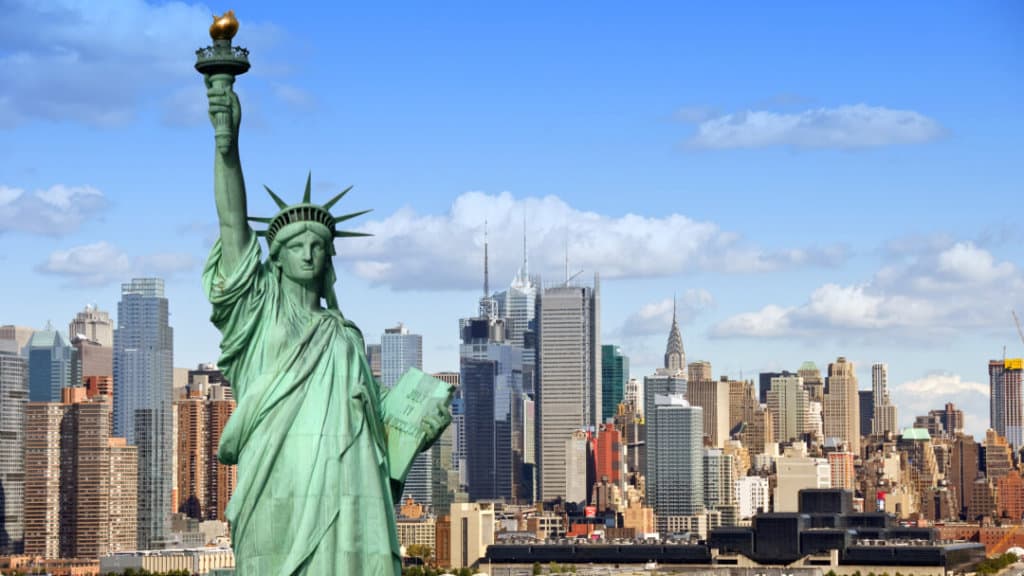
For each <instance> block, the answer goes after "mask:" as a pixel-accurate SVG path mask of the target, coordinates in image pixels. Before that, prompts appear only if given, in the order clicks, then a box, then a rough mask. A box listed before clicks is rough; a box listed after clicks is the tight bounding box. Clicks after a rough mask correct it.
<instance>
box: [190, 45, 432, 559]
mask: <svg viewBox="0 0 1024 576" xmlns="http://www.w3.org/2000/svg"><path fill="white" fill-rule="evenodd" d="M218 41H219V42H221V44H222V45H223V42H224V40H223V39H220V40H218ZM200 56H201V57H202V55H200ZM197 68H199V66H197ZM247 68H248V62H246V69H247ZM200 71H203V70H200ZM241 71H244V70H241ZM241 71H240V72H241ZM215 72H216V73H215V74H213V75H212V76H211V75H210V74H205V75H204V76H205V78H206V86H207V97H208V99H209V103H210V119H211V122H212V123H213V125H214V127H215V132H216V147H215V156H214V192H215V198H216V203H217V212H218V217H219V221H220V238H219V239H218V240H217V242H216V243H215V244H214V246H213V248H212V250H211V252H210V256H209V259H208V261H207V264H206V267H205V270H204V272H203V287H204V289H205V292H206V294H207V297H208V298H209V300H210V302H211V304H212V307H213V313H212V316H211V320H212V322H213V323H214V325H215V326H216V327H217V328H218V329H219V330H220V331H221V333H222V343H221V358H220V367H221V369H222V370H223V372H224V375H225V377H226V378H227V379H228V380H229V381H230V382H231V384H232V387H233V391H234V395H235V399H236V401H237V403H238V404H237V408H236V410H235V412H234V414H233V415H232V416H231V419H230V420H229V422H228V424H227V426H226V427H225V429H224V432H223V434H222V436H221V441H220V446H219V450H218V458H219V459H220V461H221V462H223V463H225V464H237V465H238V484H237V487H236V488H235V492H234V494H233V496H232V498H231V502H230V503H229V505H228V508H227V517H228V521H229V522H230V525H231V537H232V545H233V548H234V551H235V564H236V568H235V573H236V574H238V575H239V576H253V575H268V576H269V575H274V576H280V575H295V574H308V575H314V574H398V573H400V557H399V547H398V538H397V533H396V527H395V517H394V502H395V500H396V499H397V498H398V496H399V495H400V494H401V488H402V484H403V482H404V479H405V474H406V472H407V471H408V468H409V464H410V463H411V462H412V459H413V458H414V457H415V456H416V454H417V453H419V452H420V451H422V450H424V449H426V448H427V447H428V446H429V445H430V444H432V443H433V441H434V440H436V438H437V437H438V436H439V435H440V433H441V432H442V431H443V430H444V428H445V427H446V426H447V425H448V424H449V423H450V420H451V417H450V415H449V413H448V409H447V405H448V404H449V403H450V402H451V393H452V389H451V387H450V386H449V385H447V384H445V383H443V382H441V381H440V380H436V379H433V378H431V377H429V376H426V375H425V374H423V373H422V372H419V371H416V370H411V371H410V372H409V373H407V374H406V375H405V376H403V378H402V379H401V380H400V381H399V383H398V384H397V385H396V386H395V388H394V389H393V390H391V391H386V390H382V389H381V387H380V386H379V385H378V383H377V381H376V380H375V379H374V378H373V376H372V375H371V372H370V368H369V365H368V363H367V360H366V352H365V351H366V347H365V344H364V342H363V336H362V333H361V332H360V331H359V329H358V328H357V327H356V325H355V324H353V323H352V322H351V321H349V320H347V319H346V318H345V317H344V315H343V314H342V313H341V310H340V309H339V307H338V302H337V297H336V295H335V292H334V282H335V271H334V267H333V264H332V260H331V256H332V255H333V254H334V241H335V238H336V237H349V236H358V235H360V234H358V233H352V232H339V231H337V230H335V224H337V223H338V222H341V221H344V220H347V219H348V218H350V217H353V216H356V215H358V214H361V213H353V214H347V215H344V216H339V217H334V216H331V215H330V208H331V207H332V206H333V204H334V203H335V202H336V201H337V200H338V199H339V198H340V196H341V195H339V196H337V197H335V198H334V199H332V200H331V201H329V202H327V203H326V204H324V205H317V204H314V203H312V201H311V198H310V187H309V180H308V179H307V183H306V191H305V194H304V196H303V198H302V202H301V203H299V204H297V205H294V206H289V205H287V203H285V202H284V201H283V200H281V199H280V197H278V196H277V195H276V194H273V193H272V192H271V195H272V196H273V197H274V200H275V202H276V203H277V204H278V207H279V208H280V211H279V212H278V214H277V215H276V216H274V217H273V218H250V217H249V216H248V213H247V208H246V205H247V202H246V193H245V182H244V179H243V177H242V169H241V162H240V158H239V153H238V128H239V126H240V122H241V106H240V104H239V101H238V97H237V95H236V94H235V93H234V91H233V89H232V86H233V84H234V76H233V75H232V74H229V73H227V72H225V71H224V69H218V70H216V71H215ZM268 191H269V189H268ZM346 191H347V190H346ZM342 195H343V194H342ZM249 221H256V222H262V223H265V224H267V225H268V228H267V230H261V231H254V230H253V229H252V228H250V226H249ZM258 236H264V237H266V238H267V240H268V248H269V256H267V257H266V258H264V255H263V251H262V249H261V246H260V243H259V242H258V240H257V237H258Z"/></svg>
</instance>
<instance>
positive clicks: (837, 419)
mask: <svg viewBox="0 0 1024 576" xmlns="http://www.w3.org/2000/svg"><path fill="white" fill-rule="evenodd" d="M827 388H828V392H826V393H825V409H824V416H823V419H824V428H825V438H826V439H827V438H838V439H839V440H841V441H843V442H845V443H846V445H847V447H848V449H849V451H850V452H853V453H854V454H860V399H859V397H858V396H857V374H856V372H855V371H854V366H853V362H850V361H848V360H847V359H846V358H844V357H842V356H840V357H839V358H838V359H837V360H836V361H835V362H832V363H831V364H829V365H828V384H827Z"/></svg>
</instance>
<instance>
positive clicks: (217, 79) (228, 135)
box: [210, 73, 235, 153]
mask: <svg viewBox="0 0 1024 576" xmlns="http://www.w3.org/2000/svg"><path fill="white" fill-rule="evenodd" d="M234 84H235V77H234V75H232V74H223V73H222V74H214V75H212V76H210V87H211V88H217V89H222V90H224V91H225V92H231V91H232V86H234ZM234 120H235V119H234V118H232V113H231V112H227V111H220V112H214V113H213V132H214V137H215V138H216V140H217V149H218V150H219V151H220V152H221V153H225V152H227V151H228V150H229V149H230V148H231V145H232V144H233V143H234V140H235V127H234Z"/></svg>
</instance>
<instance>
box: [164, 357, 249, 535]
mask: <svg viewBox="0 0 1024 576" xmlns="http://www.w3.org/2000/svg"><path fill="white" fill-rule="evenodd" d="M214 381H215V382H221V383H220V384H214V383H212V382H214ZM225 384H226V383H224V382H223V380H222V375H221V373H220V371H219V370H217V369H216V366H215V365H212V364H201V365H199V369H198V370H190V371H189V383H188V386H187V388H186V393H185V398H183V399H181V400H177V401H175V403H174V404H175V406H176V407H177V418H178V435H177V446H176V447H175V449H176V451H177V452H176V456H177V458H176V461H177V464H176V466H177V473H178V474H177V476H178V483H177V487H176V488H177V494H178V510H177V511H178V512H181V513H183V514H186V515H187V516H189V517H191V518H195V519H196V520H224V508H225V507H226V506H227V503H228V499H229V498H230V497H231V493H232V492H233V491H234V487H235V480H236V476H235V467H234V466H225V465H224V464H221V463H220V462H219V461H218V460H217V446H218V444H219V443H220V436H221V434H222V433H223V431H224V426H225V425H226V424H227V420H228V418H230V417H231V413H232V412H234V408H235V401H234V398H233V396H232V393H231V388H230V387H228V386H226V385H225Z"/></svg>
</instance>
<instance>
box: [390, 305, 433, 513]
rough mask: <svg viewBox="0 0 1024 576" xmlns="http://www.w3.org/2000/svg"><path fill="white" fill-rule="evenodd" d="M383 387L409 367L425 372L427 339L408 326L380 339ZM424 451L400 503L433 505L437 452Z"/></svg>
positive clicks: (397, 328)
mask: <svg viewBox="0 0 1024 576" xmlns="http://www.w3.org/2000/svg"><path fill="white" fill-rule="evenodd" d="M380 360H381V362H380V366H381V384H382V385H383V386H384V387H385V388H392V387H393V386H394V385H395V384H396V383H398V379H399V378H401V377H402V374H405V371H406V370H408V369H409V368H417V369H419V370H422V369H423V336H421V335H419V334H412V333H411V332H409V329H408V328H406V327H405V325H404V324H401V323H400V324H399V325H398V326H395V327H394V328H387V329H385V330H384V335H383V336H381V338H380ZM432 450H433V449H432V448H431V449H428V450H426V451H425V452H422V453H421V454H419V455H417V456H416V459H415V460H413V463H412V466H411V467H410V468H409V474H408V475H407V476H406V478H405V491H404V492H403V493H402V498H401V500H400V501H402V502H404V501H405V500H406V498H409V497H412V498H413V499H414V500H416V502H419V503H420V504H424V505H426V506H428V507H429V506H431V504H432V498H433V452H432Z"/></svg>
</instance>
